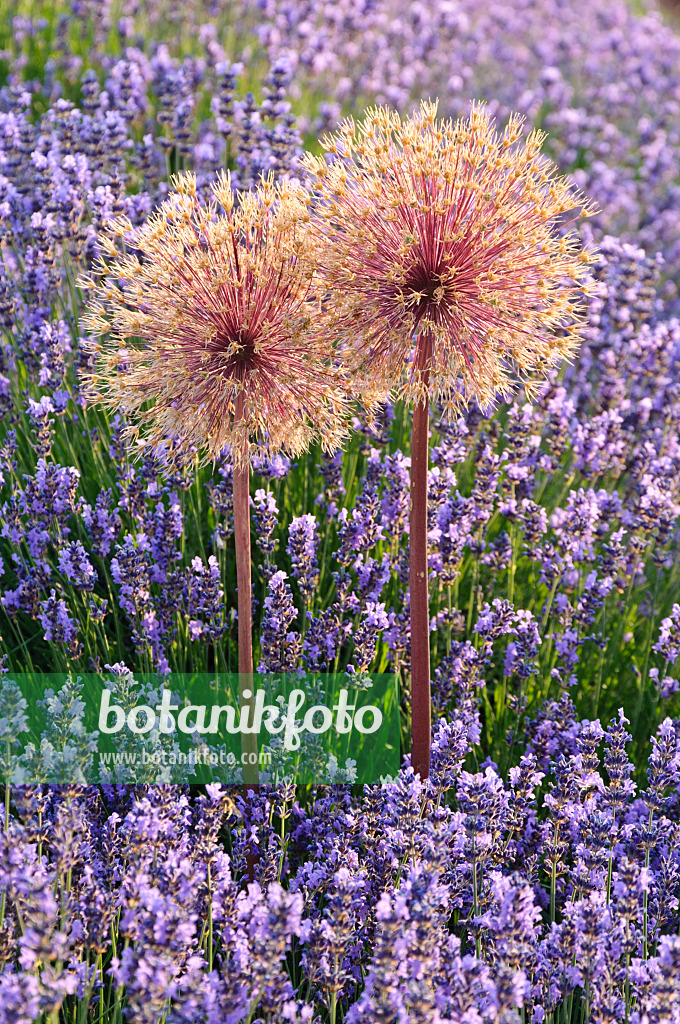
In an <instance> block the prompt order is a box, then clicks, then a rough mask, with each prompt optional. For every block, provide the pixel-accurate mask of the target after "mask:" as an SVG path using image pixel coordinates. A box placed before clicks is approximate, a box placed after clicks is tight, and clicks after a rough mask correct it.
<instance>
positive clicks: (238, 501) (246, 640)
mask: <svg viewBox="0 0 680 1024" xmlns="http://www.w3.org/2000/svg"><path fill="white" fill-rule="evenodd" d="M246 444H247V442H246ZM242 455H243V458H242V459H241V460H240V462H239V461H238V460H236V461H235V464H234V477H233V481H234V544H235V548H236V586H237V588H238V690H239V707H240V709H241V717H242V718H243V716H244V715H245V714H246V713H247V712H248V711H249V713H250V716H252V714H253V699H254V697H253V685H254V684H253V612H252V586H251V574H250V562H251V558H250V463H249V461H248V458H247V451H245V452H243V453H242ZM253 753H255V754H256V755H257V736H256V735H255V734H254V733H241V754H242V755H246V756H245V758H242V766H243V781H244V783H245V785H246V788H249V787H250V786H252V785H257V783H258V780H259V772H258V767H257V763H255V764H250V763H243V761H244V760H245V761H247V762H249V757H250V755H251V754H253Z"/></svg>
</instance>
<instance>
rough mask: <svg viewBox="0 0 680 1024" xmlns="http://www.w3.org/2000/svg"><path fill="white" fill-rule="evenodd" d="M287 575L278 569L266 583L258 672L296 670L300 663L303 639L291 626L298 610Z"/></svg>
mask: <svg viewBox="0 0 680 1024" xmlns="http://www.w3.org/2000/svg"><path fill="white" fill-rule="evenodd" d="M287 579H288V575H287V573H285V572H281V571H279V572H275V573H274V575H273V576H272V577H271V578H270V580H269V582H268V584H267V597H265V599H264V618H263V622H262V631H261V634H260V642H261V644H262V658H261V661H260V664H259V665H258V672H294V671H295V669H296V668H297V667H298V660H299V657H300V654H301V653H302V643H301V641H300V634H299V633H296V632H295V631H294V630H290V629H289V627H290V626H291V625H292V623H293V622H294V620H295V619H296V618H297V614H298V613H297V609H296V608H295V605H294V604H293V595H292V592H291V589H290V584H289V583H287V582H286V581H287Z"/></svg>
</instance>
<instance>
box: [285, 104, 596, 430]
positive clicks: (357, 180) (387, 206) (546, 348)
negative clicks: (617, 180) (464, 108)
mask: <svg viewBox="0 0 680 1024" xmlns="http://www.w3.org/2000/svg"><path fill="white" fill-rule="evenodd" d="M436 112H437V107H436V104H434V103H423V104H421V108H420V111H419V112H417V113H415V114H414V116H413V117H411V118H410V119H409V120H407V121H404V122H402V121H401V119H400V117H399V115H398V114H396V113H394V112H393V111H391V110H389V109H387V108H382V107H381V108H376V109H373V110H369V111H367V113H366V117H365V118H364V120H363V121H360V122H359V123H358V124H355V122H354V121H352V120H351V119H350V120H348V121H345V122H344V123H343V124H342V125H341V127H340V128H339V129H338V131H337V132H336V133H335V134H333V135H331V136H327V137H326V138H324V139H323V140H322V145H323V147H324V148H325V149H326V150H327V151H328V152H329V153H331V154H333V160H332V162H330V163H328V161H327V158H326V157H324V156H321V157H316V156H312V155H306V156H305V157H304V160H303V163H304V165H305V167H306V169H307V171H308V172H309V173H310V174H311V175H312V180H313V183H314V186H315V196H316V199H315V204H314V207H313V211H314V212H313V214H312V223H313V228H314V231H315V235H316V239H317V254H316V255H317V265H318V267H319V269H320V271H321V273H322V276H323V277H324V278H325V281H326V284H327V287H328V291H329V294H330V300H329V302H328V308H327V311H326V315H327V317H328V321H329V329H331V330H332V331H333V332H334V334H335V336H336V338H337V340H338V342H339V343H340V344H341V347H342V351H343V355H344V356H345V358H346V360H347V362H348V364H349V365H350V367H351V368H352V370H353V372H354V375H355V379H356V381H357V383H358V385H359V387H360V388H361V390H362V391H363V393H364V395H365V396H366V397H367V398H368V399H369V400H373V399H378V398H383V397H384V396H385V394H386V393H387V392H389V391H392V392H396V393H397V394H402V395H406V396H407V397H410V398H413V399H415V400H418V398H419V396H421V397H424V393H425V391H426V390H427V391H428V392H430V393H433V394H434V396H435V397H437V398H439V399H440V400H441V401H442V402H443V404H444V406H445V407H447V406H448V408H449V411H451V412H453V411H454V410H457V409H458V407H459V406H460V405H461V404H464V403H465V402H466V401H467V400H468V399H469V398H470V397H474V398H476V399H477V401H478V402H479V403H480V404H481V405H482V406H483V407H484V406H488V405H490V404H491V403H492V402H493V401H494V399H495V398H496V397H497V396H498V395H499V394H501V395H502V394H507V393H509V392H510V391H511V390H512V389H513V387H514V386H515V385H516V384H517V383H519V382H522V383H524V385H525V387H526V388H527V389H528V391H529V392H530V391H531V388H532V386H535V384H536V383H537V381H539V380H542V379H543V378H544V376H545V374H546V373H547V371H548V370H549V368H550V367H552V366H555V365H556V364H557V363H559V362H560V361H561V360H563V359H565V358H568V357H569V356H571V355H573V353H574V351H575V349H576V346H577V342H578V333H579V330H580V327H581V323H582V318H581V315H580V311H579V308H578V302H579V297H580V293H581V292H582V291H583V287H584V286H583V282H584V278H585V277H586V275H587V272H588V265H589V264H590V263H591V262H592V260H593V256H594V254H593V253H592V252H588V251H584V250H583V249H581V247H580V245H579V243H578V240H577V239H576V238H575V237H574V236H573V235H572V234H570V233H561V234H558V233H557V232H556V226H558V225H559V224H560V223H562V224H563V226H564V221H565V220H566V218H565V216H564V215H565V214H567V213H568V212H569V211H574V210H576V211H578V210H579V209H580V214H579V215H580V216H589V215H591V214H592V213H593V212H594V210H593V208H591V207H590V206H589V205H588V204H587V202H586V201H585V200H584V199H583V197H582V196H581V195H579V194H578V193H577V192H576V191H575V190H574V189H573V188H571V187H570V186H569V184H568V183H567V182H566V181H565V179H564V178H560V177H558V176H557V174H556V169H555V167H554V165H552V164H551V162H550V161H549V160H548V159H547V158H546V157H544V156H542V155H541V154H540V148H541V145H542V143H543V140H544V137H545V136H544V134H543V133H542V132H538V131H532V132H531V133H530V134H529V136H528V137H527V138H526V139H525V140H524V142H520V135H521V129H522V123H523V122H522V119H521V118H519V117H516V116H513V117H512V118H511V119H510V122H509V124H508V126H507V127H506V129H505V130H504V131H503V133H502V135H500V136H499V135H498V134H497V133H496V132H495V131H494V127H493V121H492V119H491V118H490V116H489V115H488V114H487V113H486V111H485V110H484V109H483V107H482V106H480V105H473V108H472V112H471V114H470V117H469V118H468V119H466V120H460V121H456V122H455V123H454V122H452V121H437V120H436Z"/></svg>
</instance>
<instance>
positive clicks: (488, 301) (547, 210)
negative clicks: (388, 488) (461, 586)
mask: <svg viewBox="0 0 680 1024" xmlns="http://www.w3.org/2000/svg"><path fill="white" fill-rule="evenodd" d="M436 113H437V107H436V104H434V103H423V104H422V105H421V108H420V111H419V112H417V113H415V114H414V116H413V117H411V118H409V119H408V120H406V121H403V122H402V120H401V118H400V117H399V115H398V114H397V113H395V112H393V111H391V110H389V109H386V108H377V109H373V110H369V111H368V112H367V114H366V116H365V118H364V119H363V120H362V121H360V122H359V123H358V124H357V123H355V122H354V121H353V120H351V119H350V120H348V121H346V122H344V123H343V124H342V125H341V126H340V128H339V129H338V131H337V132H336V133H335V134H333V135H331V136H328V137H326V138H324V139H323V140H322V146H323V148H324V149H325V150H326V151H327V153H329V154H332V157H333V159H332V161H331V162H329V161H328V160H327V158H326V157H325V156H320V157H316V156H311V155H307V156H306V157H305V158H304V160H303V164H304V166H305V168H306V170H307V171H308V172H309V174H310V175H311V178H312V183H313V186H314V190H315V203H314V207H313V212H312V222H313V229H314V232H315V234H316V260H317V268H318V271H319V273H320V275H321V277H322V278H323V279H324V280H325V284H326V291H327V295H328V302H327V308H326V310H325V316H326V319H327V323H328V329H329V331H332V332H333V335H334V337H335V338H336V340H337V342H338V345H339V348H340V351H341V353H342V355H343V358H344V359H345V361H346V363H347V365H348V366H349V368H350V370H351V372H352V374H353V378H354V382H355V385H356V387H357V390H358V391H359V392H360V393H361V394H362V395H363V396H364V399H365V400H366V401H367V403H368V404H369V405H373V404H375V403H377V402H379V401H382V400H384V399H385V398H386V397H387V396H388V395H389V394H390V393H392V394H393V395H394V396H395V397H405V398H407V399H410V400H412V401H413V403H414V413H413V432H412V438H411V516H410V604H411V697H412V751H411V759H412V764H413V766H414V768H415V769H416V771H418V772H420V774H421V776H422V777H426V776H427V775H428V774H429V764H430V714H431V712H430V647H429V644H430V641H429V608H428V580H427V573H428V569H427V466H428V424H429V402H430V400H431V398H434V399H436V400H437V401H439V402H440V403H441V405H442V406H443V410H444V413H445V414H447V413H448V414H456V413H458V411H459V410H460V408H461V406H464V405H465V404H466V403H467V402H468V401H470V400H471V399H475V400H476V401H477V402H478V403H479V404H480V405H481V406H482V407H483V408H489V407H490V406H492V404H493V403H494V402H495V401H497V400H498V398H499V397H501V396H505V395H508V394H509V393H510V392H511V391H512V390H513V389H514V388H516V387H517V386H518V385H519V384H522V385H523V386H524V388H525V391H526V392H527V395H528V396H529V397H531V395H532V394H533V393H534V392H535V390H536V388H537V385H538V383H539V382H540V381H542V380H543V379H544V378H545V376H546V374H547V372H548V370H549V369H550V368H551V367H553V366H555V365H557V364H558V363H560V362H561V361H562V360H563V359H565V358H569V357H570V356H572V355H573V354H574V352H575V351H576V347H577V342H578V335H579V331H580V330H581V327H582V317H581V314H580V311H579V301H580V293H581V292H582V290H583V281H584V277H585V275H586V273H587V270H588V265H589V264H590V263H591V262H592V259H593V254H592V253H590V252H587V251H584V250H582V249H581V247H580V246H579V244H578V241H577V239H575V238H574V237H572V235H571V234H568V233H564V232H563V233H557V231H556V227H557V226H558V225H560V224H562V227H565V225H564V223H563V221H564V215H565V214H567V213H568V212H569V211H573V210H575V209H578V208H580V216H588V215H590V214H591V213H592V212H594V211H593V210H592V209H591V208H590V207H589V206H588V204H587V203H585V202H584V200H583V198H582V197H580V196H579V195H578V193H577V192H576V191H575V190H574V189H572V188H571V187H570V185H569V184H568V183H567V182H566V181H565V179H563V178H561V177H559V176H557V174H556V169H555V167H554V166H553V165H552V164H551V162H550V161H549V160H548V159H547V158H546V157H544V156H542V155H541V153H540V149H541V145H542V143H543V140H544V135H543V134H542V133H541V132H537V131H533V132H531V133H530V134H529V136H528V137H527V138H526V139H525V140H524V142H523V143H520V135H521V129H522V119H521V118H519V117H512V118H511V119H510V121H509V123H508V126H507V127H506V129H505V130H504V131H503V133H502V134H501V135H500V136H499V135H498V134H497V133H496V132H495V131H494V127H493V122H492V120H491V118H490V117H489V115H488V114H487V113H486V111H485V110H484V109H483V107H482V106H480V105H474V106H473V108H472V112H471V114H470V117H469V118H468V119H466V120H460V121H456V122H455V123H454V122H452V121H438V120H437V119H436Z"/></svg>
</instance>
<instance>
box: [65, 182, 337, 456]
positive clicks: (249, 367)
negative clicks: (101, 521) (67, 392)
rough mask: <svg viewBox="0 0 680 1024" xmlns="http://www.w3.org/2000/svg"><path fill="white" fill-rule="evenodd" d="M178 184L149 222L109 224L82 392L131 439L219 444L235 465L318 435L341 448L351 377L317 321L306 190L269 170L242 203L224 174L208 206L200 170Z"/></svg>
mask: <svg viewBox="0 0 680 1024" xmlns="http://www.w3.org/2000/svg"><path fill="white" fill-rule="evenodd" d="M173 185H174V187H175V190H176V191H174V192H173V193H171V194H170V195H169V197H168V199H167V200H166V201H165V202H164V203H162V204H161V206H160V207H159V208H158V209H157V210H156V211H155V212H154V213H153V214H152V215H151V216H150V217H149V219H148V220H147V222H146V223H145V224H144V225H143V226H142V227H140V228H133V227H132V225H131V224H130V222H129V221H127V220H126V219H120V220H118V221H116V222H114V223H113V224H112V226H111V229H110V231H109V236H110V237H109V238H108V239H105V240H104V242H105V244H104V245H103V246H102V250H103V251H104V252H105V253H106V257H105V258H104V259H102V260H101V261H100V262H99V264H98V265H97V266H96V268H95V269H96V278H95V279H94V280H93V279H90V280H87V281H83V282H82V284H83V286H85V287H89V288H91V289H92V291H93V296H92V299H91V301H90V304H89V309H88V314H87V317H86V319H85V326H86V328H87V329H88V330H89V331H90V332H91V333H92V334H93V335H97V336H99V339H100V340H99V341H98V343H97V345H96V348H97V351H98V359H97V367H96V372H95V373H94V374H93V375H92V376H91V378H90V379H89V381H88V382H87V383H88V394H89V395H90V397H95V398H96V399H97V400H100V401H103V402H104V404H106V405H108V406H110V407H115V408H118V409H121V410H122V411H123V412H124V413H125V414H126V415H130V416H132V418H133V422H132V425H131V426H130V428H129V429H128V434H129V435H132V436H133V437H139V436H140V435H141V436H142V437H143V439H144V441H145V442H148V443H150V444H157V443H159V442H161V441H163V440H164V439H165V438H167V437H174V438H176V439H178V440H179V441H180V442H182V443H183V444H186V445H196V446H197V447H198V448H199V450H201V451H202V452H203V453H204V455H205V457H206V458H208V459H209V458H214V457H215V456H216V455H217V454H218V453H219V452H220V451H221V449H222V448H223V447H224V446H225V445H226V446H228V447H229V448H231V450H232V454H233V456H234V459H235V461H236V462H239V461H241V459H242V458H243V457H244V455H245V452H246V451H248V450H249V451H250V453H251V454H253V453H257V452H258V451H260V452H265V451H266V452H268V453H271V452H273V451H280V450H285V451H286V452H288V453H289V454H291V455H298V454H300V453H301V452H302V451H304V450H305V449H306V448H307V446H308V445H309V444H310V443H311V442H312V441H313V440H316V439H318V440H320V441H321V443H322V444H323V446H324V448H326V449H327V450H333V449H334V448H336V447H337V446H338V444H339V443H340V441H341V440H342V438H343V437H344V435H345V426H344V419H345V397H344V396H345V392H346V386H343V380H342V378H341V375H340V372H339V371H338V369H337V368H336V366H335V365H334V361H333V353H332V350H331V348H330V346H329V345H328V344H327V343H326V342H325V341H324V340H323V339H322V337H321V335H320V332H319V331H318V330H312V329H310V328H311V324H312V319H313V315H314V308H313V305H312V298H313V293H314V290H315V285H314V280H313V274H312V272H311V271H310V266H311V262H310V260H309V259H308V258H305V253H306V250H307V249H308V247H309V239H310V232H309V213H308V197H307V196H306V194H305V193H304V192H303V191H302V190H300V189H298V188H296V187H294V186H293V185H291V184H284V185H280V186H279V185H274V184H273V182H272V180H271V179H263V181H262V183H261V185H260V187H259V188H258V189H257V191H256V192H252V193H246V194H242V195H239V196H238V197H237V201H236V202H235V197H234V195H233V193H232V189H231V184H230V181H229V178H228V176H224V175H223V176H221V177H220V178H218V180H217V181H216V182H215V184H214V185H213V189H212V191H213V194H214V198H215V202H213V201H211V202H210V203H208V204H205V205H203V204H201V203H200V202H199V200H198V198H197V196H196V180H195V178H194V177H193V176H192V175H182V176H179V177H177V178H175V179H174V180H173ZM220 208H221V209H220ZM121 242H123V243H124V245H125V248H126V250H127V251H126V252H121V251H120V249H121V244H120V243H121ZM152 403H153V404H152Z"/></svg>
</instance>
